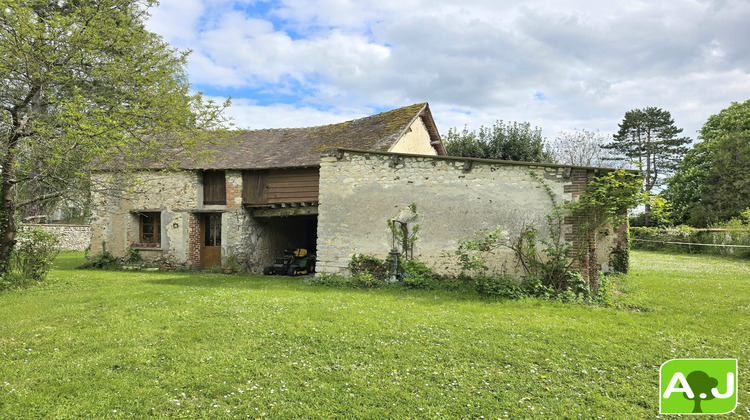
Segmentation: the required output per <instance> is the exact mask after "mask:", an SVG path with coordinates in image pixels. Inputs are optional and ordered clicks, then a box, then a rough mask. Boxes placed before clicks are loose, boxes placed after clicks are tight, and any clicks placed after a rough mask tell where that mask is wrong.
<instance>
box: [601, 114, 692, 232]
mask: <svg viewBox="0 0 750 420" xmlns="http://www.w3.org/2000/svg"><path fill="white" fill-rule="evenodd" d="M619 127H620V130H619V131H618V132H617V134H615V135H614V137H613V141H612V143H610V144H607V145H604V146H602V148H604V149H609V150H611V151H613V152H614V153H615V154H616V155H617V157H616V158H614V160H625V161H629V162H632V163H633V164H637V165H638V166H639V168H640V169H641V171H643V177H644V182H643V190H644V191H647V192H649V193H650V192H651V191H652V190H653V189H654V187H657V186H659V185H660V184H661V181H662V179H664V178H665V177H666V176H668V175H669V174H671V173H672V172H674V171H675V170H676V169H677V166H678V165H679V163H680V162H681V161H682V157H683V156H684V155H685V153H686V152H687V150H688V149H687V147H685V145H687V144H688V143H690V138H689V137H679V134H680V133H682V129H681V128H677V126H676V125H675V123H674V119H672V115H671V114H670V113H669V111H665V110H663V109H661V108H656V107H647V108H643V109H634V110H632V111H628V112H626V113H625V117H624V118H623V120H622V123H620V124H619ZM650 213H651V207H650V206H649V204H648V203H646V226H648V224H649V215H650Z"/></svg>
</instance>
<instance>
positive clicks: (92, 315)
mask: <svg viewBox="0 0 750 420" xmlns="http://www.w3.org/2000/svg"><path fill="white" fill-rule="evenodd" d="M81 261H82V259H81V255H80V254H63V255H61V257H59V259H58V262H57V264H58V268H57V269H56V270H54V271H53V272H52V273H51V274H50V285H49V286H46V287H41V288H33V289H28V290H16V291H10V292H3V293H0V355H1V356H2V363H0V418H81V417H84V418H102V417H112V418H115V417H129V418H142V417H144V416H147V415H153V416H155V417H184V418H195V417H204V418H215V417H228V418H231V417H238V418H247V417H250V418H264V417H269V418H290V417H303V418H328V417H333V418H336V417H338V418H352V417H358V418H453V417H464V418H469V417H471V418H480V416H484V418H498V417H510V418H532V417H533V418H537V417H538V418H563V417H566V418H574V417H575V418H578V417H580V418H596V417H598V416H602V417H606V418H617V419H621V418H653V417H655V416H656V415H657V414H658V409H659V400H658V390H657V388H658V375H659V366H660V365H661V364H662V363H663V362H665V361H667V360H669V359H672V358H684V357H691V358H719V357H722V358H737V359H739V369H740V372H739V401H740V402H739V406H738V407H737V409H736V412H735V417H738V416H744V417H750V408H749V407H750V381H748V380H747V379H745V378H747V377H748V376H750V368H749V366H750V365H748V364H747V360H748V359H747V355H748V354H750V262H749V261H746V260H745V261H743V260H737V259H727V258H720V257H716V256H696V255H691V256H682V255H671V254H657V253H651V252H633V261H632V266H633V271H632V273H631V274H630V275H628V276H627V277H623V278H621V279H620V280H619V281H620V288H621V289H623V290H624V291H625V292H626V293H625V295H623V296H621V297H620V299H621V300H623V301H624V302H625V303H626V304H627V307H629V308H631V309H616V308H603V307H585V306H578V305H562V304H558V303H554V302H541V301H535V300H528V301H520V302H519V301H505V302H485V301H482V300H479V299H477V298H476V297H474V296H471V295H469V294H461V293H449V292H425V291H402V290H352V289H330V288H325V287H312V286H306V285H303V284H302V283H301V281H300V279H299V278H272V277H251V276H239V275H233V276H227V275H223V274H196V273H175V272H102V271H81V270H75V269H73V267H74V266H75V265H76V264H79V263H80V262H81ZM632 308H640V310H636V309H632ZM730 417H731V416H730Z"/></svg>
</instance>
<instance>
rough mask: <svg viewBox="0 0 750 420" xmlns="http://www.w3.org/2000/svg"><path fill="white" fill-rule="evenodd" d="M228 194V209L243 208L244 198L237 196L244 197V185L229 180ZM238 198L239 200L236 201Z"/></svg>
mask: <svg viewBox="0 0 750 420" xmlns="http://www.w3.org/2000/svg"><path fill="white" fill-rule="evenodd" d="M226 196H227V209H228V210H239V209H241V208H242V200H237V198H241V197H242V185H235V184H234V183H231V182H227V187H226ZM236 200H237V201H239V202H235V201H236Z"/></svg>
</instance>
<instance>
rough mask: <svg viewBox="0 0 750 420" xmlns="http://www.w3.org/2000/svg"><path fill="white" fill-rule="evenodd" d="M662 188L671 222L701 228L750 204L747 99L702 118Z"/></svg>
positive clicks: (748, 103)
mask: <svg viewBox="0 0 750 420" xmlns="http://www.w3.org/2000/svg"><path fill="white" fill-rule="evenodd" d="M699 138H700V139H701V140H702V141H701V142H700V143H698V144H696V145H695V147H693V149H691V150H690V151H689V152H688V153H687V154H686V155H685V158H684V159H683V161H682V163H681V164H680V166H679V168H678V170H677V172H676V173H675V174H674V176H672V177H671V178H670V179H669V180H668V181H667V184H668V188H667V190H666V192H665V196H666V197H667V199H668V200H669V201H670V202H672V206H673V211H672V213H673V217H674V222H675V223H688V224H691V225H694V226H707V225H710V224H712V223H718V222H723V221H727V220H729V219H731V218H732V217H736V216H738V215H739V214H740V212H741V211H743V210H745V209H746V208H748V207H750V100H748V101H745V102H743V103H738V102H734V103H732V104H731V105H730V106H729V107H728V108H726V109H723V110H722V111H721V112H719V113H718V114H715V115H712V116H710V117H709V118H708V120H707V121H706V123H705V124H704V125H703V128H701V131H700V135H699Z"/></svg>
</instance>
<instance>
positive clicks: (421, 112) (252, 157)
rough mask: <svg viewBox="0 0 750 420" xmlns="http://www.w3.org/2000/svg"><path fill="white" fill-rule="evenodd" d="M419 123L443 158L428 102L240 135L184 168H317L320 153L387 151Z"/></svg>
mask: <svg viewBox="0 0 750 420" xmlns="http://www.w3.org/2000/svg"><path fill="white" fill-rule="evenodd" d="M417 118H422V120H423V121H424V123H425V125H426V126H427V129H428V131H429V133H430V137H431V140H432V142H433V147H435V149H436V150H437V151H438V153H439V154H445V149H444V148H443V145H442V143H441V142H440V137H439V134H438V132H437V129H436V128H435V123H434V121H433V120H432V116H431V114H430V110H429V106H428V105H427V103H421V104H415V105H411V106H407V107H403V108H399V109H394V110H392V111H388V112H383V113H381V114H377V115H372V116H369V117H365V118H360V119H356V120H352V121H347V122H343V123H339V124H331V125H324V126H319V127H308V128H284V129H267V130H245V131H240V132H238V133H237V135H236V136H234V137H233V138H232V139H230V141H229V142H227V144H223V145H218V146H212V150H213V151H214V152H215V153H214V154H213V156H214V157H213V158H211V159H209V160H208V161H205V162H201V163H200V164H196V163H195V162H193V161H192V160H190V159H185V160H183V161H182V162H181V164H180V165H179V167H180V168H182V169H265V168H289V167H299V166H315V165H318V164H320V156H321V154H322V153H323V152H326V151H329V150H332V149H337V148H346V149H359V150H371V151H377V152H387V151H389V150H390V149H391V147H393V145H394V144H395V143H396V142H397V141H398V140H399V139H400V138H401V137H402V136H403V135H404V133H405V132H406V130H407V129H408V128H409V126H410V125H411V124H412V122H414V121H415V120H416V119H417Z"/></svg>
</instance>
